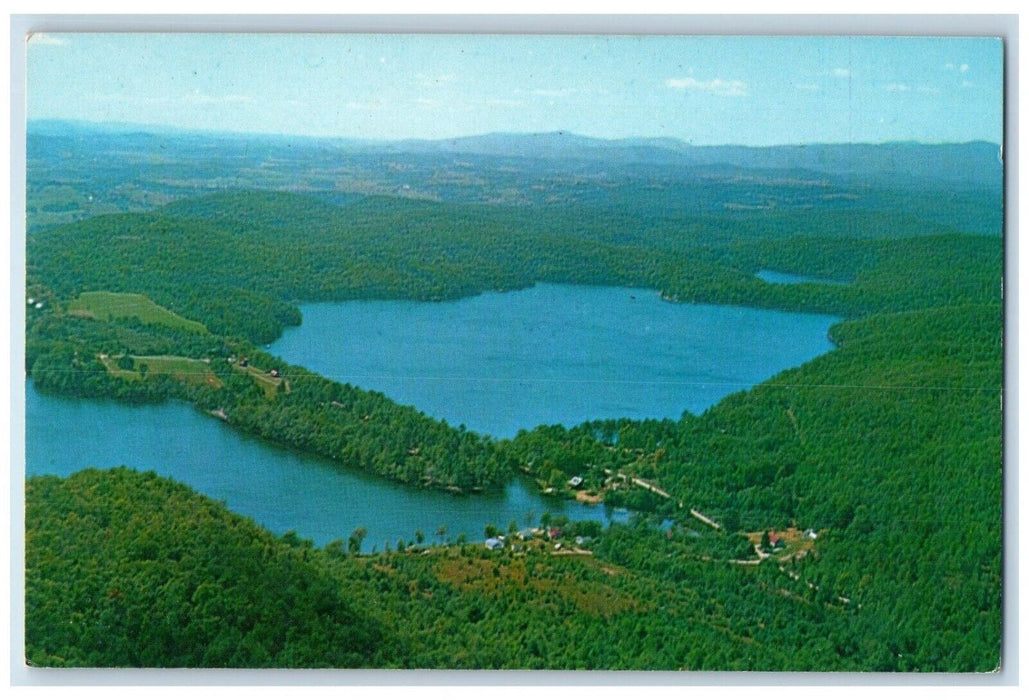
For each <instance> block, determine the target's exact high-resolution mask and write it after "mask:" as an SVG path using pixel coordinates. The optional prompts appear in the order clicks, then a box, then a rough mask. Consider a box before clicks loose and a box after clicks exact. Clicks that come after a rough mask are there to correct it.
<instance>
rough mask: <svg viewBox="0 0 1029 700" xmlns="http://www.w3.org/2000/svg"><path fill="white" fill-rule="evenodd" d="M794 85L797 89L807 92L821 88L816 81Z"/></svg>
mask: <svg viewBox="0 0 1029 700" xmlns="http://www.w3.org/2000/svg"><path fill="white" fill-rule="evenodd" d="M794 87H795V88H797V89H798V90H807V91H808V92H814V91H816V90H821V89H822V87H821V86H820V85H819V84H818V83H799V84H797V85H794Z"/></svg>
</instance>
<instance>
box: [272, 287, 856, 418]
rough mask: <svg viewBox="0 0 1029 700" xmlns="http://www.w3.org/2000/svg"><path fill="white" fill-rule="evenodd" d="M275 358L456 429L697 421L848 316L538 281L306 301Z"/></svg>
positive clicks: (790, 362)
mask: <svg viewBox="0 0 1029 700" xmlns="http://www.w3.org/2000/svg"><path fill="white" fill-rule="evenodd" d="M301 311H302V312H303V319H304V320H303V324H302V325H301V326H299V327H295V328H290V329H287V331H286V332H285V334H284V335H283V336H282V338H280V339H279V340H278V341H277V342H275V343H274V344H272V346H271V348H270V352H271V353H272V354H275V355H279V356H281V357H282V358H283V359H285V360H287V361H288V362H290V363H293V364H298V365H302V366H304V367H307V368H308V369H311V370H314V371H316V372H318V373H320V374H322V375H324V376H327V377H331V378H333V379H336V380H338V381H342V382H349V383H351V384H354V385H357V386H360V387H362V388H365V389H375V390H377V391H381V392H383V393H384V394H386V395H387V396H389V397H391V398H392V399H394V400H395V401H397V402H399V403H402V404H408V405H413V406H415V407H417V408H418V409H420V410H422V411H424V412H425V413H427V414H429V415H431V416H434V417H436V418H441V419H445V420H446V421H447V422H448V423H450V424H452V425H459V424H464V425H465V426H466V427H468V428H469V429H471V430H475V431H478V432H481V433H487V434H490V435H492V436H494V437H513V436H514V435H515V434H516V433H517V431H518V430H519V429H522V428H526V429H531V428H533V427H535V426H537V425H540V424H553V423H562V424H564V425H568V426H571V425H576V424H579V423H582V422H584V421H587V420H590V419H596V418H634V419H643V418H675V419H678V418H679V417H680V416H681V415H682V413H683V411H689V412H691V413H700V412H703V411H704V410H705V409H707V408H709V407H711V406H713V405H714V404H716V403H717V402H718V401H720V400H721V399H723V398H724V397H725V396H727V395H729V394H731V393H734V392H737V391H740V390H742V389H746V388H749V387H751V386H753V385H755V384H757V383H759V382H762V381H764V380H766V379H769V378H771V377H772V376H774V375H775V374H777V373H778V372H780V371H782V370H784V369H787V368H790V367H796V366H797V365H800V364H802V363H804V362H806V361H807V360H810V359H812V358H814V357H816V356H818V355H821V354H824V353H826V352H828V351H829V350H831V349H832V347H833V346H832V343H830V342H829V339H828V330H829V327H830V326H831V325H832V324H833V323H835V322H836V321H837V320H839V319H837V318H835V317H832V316H823V315H815V314H798V313H788V312H782V311H769V310H764V309H749V308H742V307H732V306H712V305H702V304H675V303H669V302H666V301H663V300H662V299H661V298H660V296H659V295H658V294H657V292H654V291H652V290H641V289H630V288H621V287H587V286H575V285H555V284H539V285H536V286H535V287H532V288H529V289H524V290H520V291H515V292H488V293H485V294H482V295H479V296H476V297H471V298H466V299H460V300H457V301H447V302H434V303H425V302H411V301H352V302H343V303H332V304H307V305H304V306H302V307H301Z"/></svg>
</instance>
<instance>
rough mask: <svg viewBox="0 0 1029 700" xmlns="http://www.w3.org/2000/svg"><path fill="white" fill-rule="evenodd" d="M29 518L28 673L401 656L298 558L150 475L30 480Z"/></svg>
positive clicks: (382, 661) (247, 523) (373, 662)
mask: <svg viewBox="0 0 1029 700" xmlns="http://www.w3.org/2000/svg"><path fill="white" fill-rule="evenodd" d="M25 517H26V523H27V527H26V533H25V539H26V562H25V574H26V599H25V617H26V634H25V656H26V660H27V661H28V662H29V663H30V664H31V665H35V666H78V667H112V666H117V667H137V668H138V667H171V668H196V667H207V668H224V667H235V668H259V667H278V668H281V667H299V668H315V667H329V668H341V667H365V666H383V665H387V666H388V665H393V664H394V663H396V661H395V660H396V659H397V658H398V656H399V655H400V654H401V653H402V652H401V650H400V649H398V648H397V646H396V645H397V642H396V639H395V636H394V635H391V634H390V633H388V632H387V631H386V630H384V629H383V628H382V626H381V625H380V624H378V622H377V621H376V620H374V619H370V618H369V617H368V616H367V614H366V613H365V612H364V611H360V610H358V609H357V608H356V607H355V606H354V604H353V601H352V600H350V599H348V596H346V594H345V592H344V591H342V590H340V587H339V585H338V583H337V581H336V580H335V579H334V578H333V577H332V576H330V575H329V574H328V573H327V572H326V571H325V570H324V569H323V568H322V567H321V566H319V565H318V562H317V560H315V561H312V560H311V557H310V556H309V553H308V552H306V551H302V550H296V549H292V548H290V547H289V546H288V545H287V544H285V543H284V542H283V541H281V540H278V539H276V538H275V537H273V536H272V535H270V534H269V533H268V532H266V531H264V530H262V529H261V528H259V527H257V526H256V525H255V524H254V523H253V521H251V520H248V519H245V518H242V517H240V516H238V515H234V514H232V513H230V512H228V511H227V510H226V509H225V507H224V506H222V505H219V504H216V503H213V502H211V501H209V500H208V499H205V498H200V497H198V496H197V495H196V494H194V493H193V492H192V491H191V490H190V489H188V488H187V487H185V486H182V485H180V484H176V483H173V482H170V481H168V480H166V479H161V478H158V477H157V476H156V475H155V474H153V473H147V474H139V473H137V472H133V471H130V470H127V469H124V468H123V469H115V470H110V471H97V470H87V471H83V472H80V473H78V474H75V475H74V476H72V477H71V478H69V479H59V478H57V477H37V478H34V479H30V480H29V481H28V482H27V484H26V516H25Z"/></svg>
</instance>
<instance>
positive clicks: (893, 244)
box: [28, 191, 1002, 343]
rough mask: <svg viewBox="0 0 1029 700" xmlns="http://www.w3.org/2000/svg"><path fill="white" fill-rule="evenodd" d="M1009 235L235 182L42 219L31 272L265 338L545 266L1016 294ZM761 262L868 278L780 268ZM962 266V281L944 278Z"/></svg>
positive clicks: (551, 273)
mask: <svg viewBox="0 0 1029 700" xmlns="http://www.w3.org/2000/svg"><path fill="white" fill-rule="evenodd" d="M1001 256H1002V249H1001V241H1000V239H998V238H995V237H980V236H968V235H961V234H958V233H947V232H945V231H943V230H941V229H940V228H939V227H938V226H936V225H934V224H931V223H925V222H924V221H921V220H914V219H908V218H905V217H903V216H900V217H892V218H891V217H887V216H885V215H884V214H883V213H882V212H868V211H860V210H855V211H846V210H839V211H835V212H830V213H829V214H827V215H825V216H818V217H812V216H810V215H809V213H802V212H793V213H788V212H787V213H783V214H774V213H773V214H763V215H761V216H756V215H755V216H752V217H744V218H711V217H689V216H681V217H668V216H664V215H662V216H656V215H654V216H649V217H648V216H643V217H641V218H639V219H635V218H634V216H633V213H632V212H626V213H623V214H621V215H619V216H606V215H603V214H602V213H598V212H597V211H596V210H591V209H576V208H572V209H567V208H556V209H546V208H544V209H542V210H535V209H525V208H517V207H487V206H483V205H459V204H453V203H432V202H417V201H413V200H410V199H398V198H381V197H377V198H368V199H364V200H361V201H359V202H355V203H352V204H350V205H345V206H342V207H337V206H334V205H331V204H328V203H326V202H324V201H322V200H319V199H316V198H312V197H309V196H304V195H295V194H286V193H267V192H234V191H233V192H225V193H219V194H212V195H208V196H205V197H201V198H197V199H190V200H183V201H180V202H176V203H174V204H171V205H168V206H167V207H165V208H163V209H161V210H159V211H157V212H153V213H147V214H119V215H108V216H101V217H95V218H92V219H88V220H85V221H83V222H80V223H77V224H71V225H67V226H59V227H55V228H52V229H48V230H45V231H40V232H38V233H35V234H33V235H32V236H30V238H29V241H28V273H29V274H28V280H29V284H30V286H32V285H34V284H35V285H39V286H40V287H42V288H45V289H49V290H50V291H51V292H52V293H53V294H55V295H56V296H57V297H59V298H70V297H73V296H74V295H75V294H77V293H80V292H82V291H89V290H109V291H121V292H138V293H144V294H147V295H148V296H149V297H151V298H152V299H153V300H154V301H156V302H157V303H159V304H161V305H163V306H165V307H167V308H169V309H171V310H173V311H175V312H176V313H179V314H181V315H182V316H185V317H187V318H192V319H195V320H197V321H200V322H201V323H204V324H205V325H206V326H207V327H208V328H209V329H210V330H211V331H212V332H215V333H218V334H223V335H225V334H228V335H240V336H244V337H247V338H249V339H250V340H252V341H254V342H258V343H264V342H268V341H269V340H271V339H273V338H275V337H277V336H278V335H279V333H280V332H281V330H282V328H283V326H285V325H289V324H296V323H299V321H300V317H299V313H298V311H297V309H296V307H295V305H294V304H295V302H296V301H300V300H303V301H319V300H345V299H355V298H414V299H427V300H432V299H444V298H455V297H461V296H467V295H470V294H476V293H479V292H482V291H484V290H488V289H512V288H519V287H525V286H528V285H531V284H533V283H534V282H537V281H546V282H570V283H587V284H608V285H629V286H639V287H648V288H653V289H659V290H661V291H662V292H663V293H664V294H665V295H666V296H667V297H669V298H672V299H676V300H680V301H696V302H711V303H737V304H746V305H752V306H763V307H773V308H782V309H789V310H801V311H818V312H828V313H834V314H839V315H847V316H851V315H857V314H866V313H872V312H877V311H888V310H898V309H912V308H924V307H927V306H935V305H940V304H954V303H982V302H988V301H993V300H996V299H998V298H999V293H1000V290H999V287H998V286H997V283H996V278H995V276H992V275H991V274H990V273H991V271H993V270H996V269H999V266H1000V261H1001ZM762 268H770V269H777V270H782V271H786V272H795V273H799V274H810V275H814V276H818V277H823V278H829V279H835V280H847V281H851V282H852V284H849V285H795V286H790V285H774V284H768V283H765V282H763V281H761V280H760V279H758V278H757V277H755V276H754V273H755V272H757V271H758V270H759V269H762ZM944 282H945V283H944Z"/></svg>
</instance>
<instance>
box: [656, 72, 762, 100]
mask: <svg viewBox="0 0 1029 700" xmlns="http://www.w3.org/2000/svg"><path fill="white" fill-rule="evenodd" d="M665 86H666V87H669V88H671V89H673V90H699V91H701V92H710V93H713V94H715V95H722V96H724V97H746V96H747V84H746V83H744V82H743V81H742V80H722V79H721V78H713V79H711V80H697V79H696V78H693V77H686V78H669V79H668V80H666V81H665Z"/></svg>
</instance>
